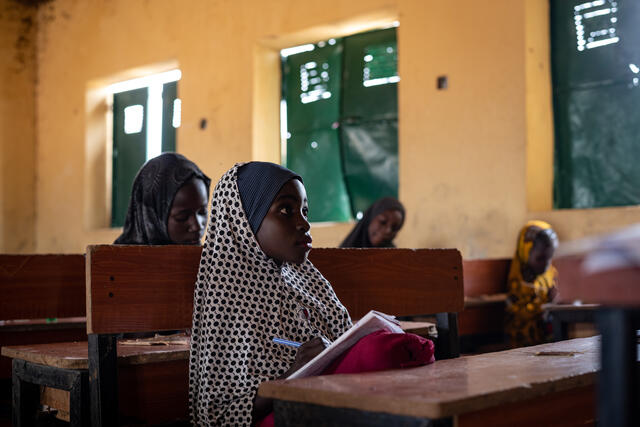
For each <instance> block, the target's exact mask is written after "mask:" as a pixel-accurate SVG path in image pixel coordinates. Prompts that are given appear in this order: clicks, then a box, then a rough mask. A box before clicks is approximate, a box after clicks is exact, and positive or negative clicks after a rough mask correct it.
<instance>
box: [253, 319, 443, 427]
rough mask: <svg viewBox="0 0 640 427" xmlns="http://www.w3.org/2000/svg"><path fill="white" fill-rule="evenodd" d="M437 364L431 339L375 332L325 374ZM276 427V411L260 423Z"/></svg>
mask: <svg viewBox="0 0 640 427" xmlns="http://www.w3.org/2000/svg"><path fill="white" fill-rule="evenodd" d="M433 362H435V357H434V346H433V342H432V341H431V340H428V339H426V338H422V337H420V336H418V335H415V334H398V333H393V332H389V331H385V330H381V331H376V332H372V333H370V334H369V335H367V336H365V337H363V338H361V339H360V340H359V341H358V342H357V343H356V344H355V345H354V346H353V347H351V348H350V349H349V350H347V351H346V352H344V354H342V355H341V356H340V357H339V358H337V359H336V360H335V361H334V362H333V363H332V364H331V365H329V367H328V368H327V369H325V370H324V371H323V373H322V375H331V374H355V373H359V372H375V371H387V370H391V369H402V368H411V367H414V366H421V365H428V364H429V363H433ZM258 425H259V426H260V427H272V426H273V412H272V413H271V414H269V415H267V416H266V417H265V418H264V419H263V420H262V421H261V422H260V423H258Z"/></svg>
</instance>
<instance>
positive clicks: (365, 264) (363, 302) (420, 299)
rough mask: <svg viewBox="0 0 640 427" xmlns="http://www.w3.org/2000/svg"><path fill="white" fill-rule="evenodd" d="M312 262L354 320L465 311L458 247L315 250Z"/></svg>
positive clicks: (311, 256) (311, 254)
mask: <svg viewBox="0 0 640 427" xmlns="http://www.w3.org/2000/svg"><path fill="white" fill-rule="evenodd" d="M309 259H310V260H311V262H312V263H313V264H314V265H315V266H316V267H317V268H318V270H320V272H322V274H323V275H324V276H325V277H326V279H327V280H329V282H330V283H331V286H333V289H334V290H335V292H336V295H337V296H338V298H339V299H340V301H341V302H342V303H343V304H344V305H345V307H347V309H348V310H349V314H351V316H352V317H355V318H358V317H362V316H364V315H365V314H366V313H367V312H368V311H369V310H378V311H382V312H384V313H389V314H394V315H399V316H405V315H419V314H433V313H436V312H459V311H462V309H463V302H462V301H463V290H462V283H463V277H462V258H461V256H460V252H459V251H458V250H456V249H336V248H322V249H313V250H312V251H311V253H310V254H309Z"/></svg>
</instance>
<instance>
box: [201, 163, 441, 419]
mask: <svg viewBox="0 0 640 427" xmlns="http://www.w3.org/2000/svg"><path fill="white" fill-rule="evenodd" d="M307 214H308V204H307V197H306V191H305V188H304V185H303V183H302V178H301V177H300V176H299V175H297V174H295V173H294V172H292V171H290V170H288V169H286V168H283V167H282V166H279V165H276V164H273V163H265V162H250V163H246V164H238V165H235V166H234V167H233V168H231V169H230V170H229V171H228V172H227V173H225V175H224V176H223V177H222V178H221V179H220V181H219V182H218V184H217V185H216V188H215V190H214V193H213V198H212V203H211V217H210V224H209V228H208V231H207V237H206V239H205V243H204V246H203V250H202V258H201V260H200V269H199V273H198V277H197V280H196V285H195V289H194V307H193V327H192V338H191V352H190V353H191V354H190V359H189V402H190V405H189V406H190V412H191V422H192V423H193V425H198V426H204V425H250V424H252V423H257V422H259V421H260V420H263V421H262V425H264V424H268V423H269V422H272V421H273V418H272V416H270V417H267V419H266V420H265V419H264V417H265V416H267V414H269V413H270V411H271V403H272V402H271V400H270V399H264V398H261V397H258V396H257V389H258V386H259V385H260V383H261V382H263V381H266V380H272V379H276V378H284V377H287V376H288V375H290V374H291V373H293V372H295V371H297V370H298V369H299V368H300V367H302V366H303V365H304V364H305V363H306V362H308V361H309V360H311V359H312V358H313V357H315V356H316V355H317V354H319V353H320V352H321V351H322V350H323V349H324V348H325V341H333V340H335V339H337V338H338V337H339V336H340V335H341V334H342V333H344V332H345V331H346V330H347V329H349V328H350V327H351V326H352V324H351V319H350V317H349V313H348V312H347V310H346V309H345V307H344V306H343V305H342V304H341V303H340V301H339V300H338V298H337V297H336V295H335V293H334V292H333V289H332V288H331V285H330V284H329V282H327V280H326V279H325V278H324V277H323V276H322V275H321V274H320V272H319V271H318V270H317V269H316V268H315V267H314V266H313V264H311V262H310V261H309V260H308V259H307V255H308V253H309V251H310V250H311V241H312V239H311V235H310V233H309V230H310V225H309V222H308V221H307ZM391 335H398V334H387V336H391ZM407 335H408V336H409V335H411V334H407ZM274 337H279V338H283V339H286V340H291V341H297V342H301V343H304V344H302V346H301V347H300V348H298V349H297V350H296V349H295V348H294V347H289V346H285V345H282V344H278V343H275V342H274V341H273V338H274ZM369 337H371V339H369V340H367V338H369ZM379 339H382V340H384V339H385V337H384V336H382V337H381V336H380V335H374V334H371V335H368V336H366V337H364V338H363V339H361V340H360V342H358V344H356V345H355V346H354V347H352V349H351V350H350V351H349V352H348V353H347V354H346V355H345V358H344V359H343V360H341V361H340V362H341V363H342V362H344V366H332V371H331V372H334V373H337V372H345V371H347V370H348V371H351V372H353V370H354V369H358V368H359V366H356V367H355V368H354V366H347V365H346V364H347V363H354V361H355V359H356V358H355V357H349V356H350V355H351V352H354V353H355V351H356V348H357V347H358V346H359V345H360V343H361V342H365V344H369V345H368V347H367V348H366V350H368V351H369V353H370V354H371V355H372V356H375V353H376V352H375V351H371V345H370V344H371V341H377V340H379ZM408 340H411V341H412V344H416V343H417V344H418V345H417V346H416V345H413V347H412V348H416V347H418V350H419V351H415V352H413V355H412V356H411V357H409V355H408V353H409V352H408V351H404V352H402V355H403V358H404V360H403V361H402V362H398V361H396V360H394V362H395V363H397V365H394V367H400V366H406V365H416V364H424V363H429V362H431V361H433V344H432V343H431V342H430V341H428V340H425V339H424V338H421V337H417V336H412V337H411V336H409V338H408ZM374 344H375V343H374ZM385 344H388V342H387V341H386V340H385ZM375 348H382V346H376V347H375ZM366 350H363V351H366ZM395 353H396V354H397V353H399V352H395ZM347 359H348V360H347ZM387 359H388V358H387ZM355 362H356V364H357V361H355ZM379 366H380V365H379V364H376V363H372V362H371V361H369V364H368V365H366V366H364V368H363V369H367V368H369V369H378V368H379ZM386 366H388V365H385V367H386Z"/></svg>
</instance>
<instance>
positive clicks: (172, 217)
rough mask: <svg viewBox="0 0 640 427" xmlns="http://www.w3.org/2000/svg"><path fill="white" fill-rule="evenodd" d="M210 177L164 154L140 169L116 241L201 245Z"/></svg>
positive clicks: (180, 158)
mask: <svg viewBox="0 0 640 427" xmlns="http://www.w3.org/2000/svg"><path fill="white" fill-rule="evenodd" d="M210 183H211V180H210V179H209V177H208V176H206V175H205V174H204V173H202V171H201V170H200V169H199V168H198V166H196V164H195V163H193V162H192V161H190V160H188V159H187V158H186V157H184V156H182V155H180V154H177V153H164V154H161V155H159V156H158V157H155V158H153V159H151V160H149V161H148V162H146V163H145V164H144V165H143V166H142V168H140V170H139V171H138V174H137V175H136V178H135V180H134V181H133V188H132V190H131V199H130V201H129V209H128V210H127V217H126V219H125V222H124V229H123V231H122V234H121V235H120V237H118V238H117V239H116V241H115V242H114V243H115V244H121V245H170V244H194V245H197V244H200V240H201V239H202V236H203V234H204V225H205V223H206V220H207V203H208V200H209V185H210Z"/></svg>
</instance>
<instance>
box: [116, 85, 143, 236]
mask: <svg viewBox="0 0 640 427" xmlns="http://www.w3.org/2000/svg"><path fill="white" fill-rule="evenodd" d="M147 98H148V90H147V88H142V89H135V90H131V91H128V92H121V93H116V94H114V95H113V181H112V183H113V188H112V203H111V226H112V227H120V226H122V225H123V224H124V219H125V216H126V213H127V207H128V206H129V197H130V195H131V187H132V185H133V180H134V178H135V176H136V173H137V172H138V169H139V168H140V166H142V164H144V162H145V159H146V152H147V145H146V144H147V117H146V116H147Z"/></svg>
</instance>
